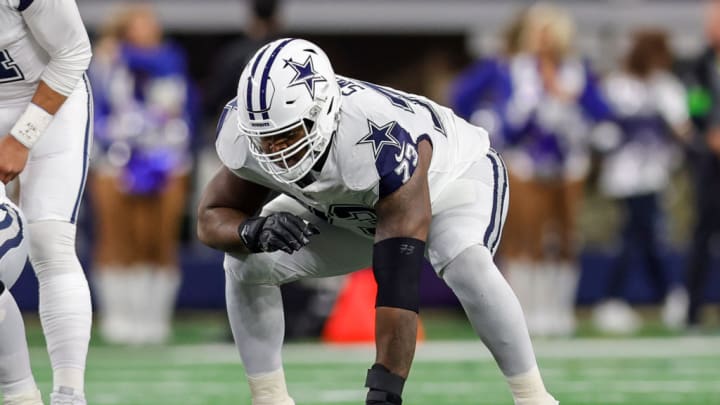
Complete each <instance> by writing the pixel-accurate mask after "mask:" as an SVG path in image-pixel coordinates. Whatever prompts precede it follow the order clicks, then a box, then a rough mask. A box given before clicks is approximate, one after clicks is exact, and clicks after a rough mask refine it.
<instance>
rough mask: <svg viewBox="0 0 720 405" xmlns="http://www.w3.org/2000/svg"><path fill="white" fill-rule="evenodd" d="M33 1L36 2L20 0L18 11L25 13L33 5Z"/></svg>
mask: <svg viewBox="0 0 720 405" xmlns="http://www.w3.org/2000/svg"><path fill="white" fill-rule="evenodd" d="M33 1H35V0H20V4H18V7H17V9H18V11H25V10H26V9H27V8H28V7H30V5H31V4H33Z"/></svg>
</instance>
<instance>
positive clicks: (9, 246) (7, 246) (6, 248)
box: [0, 205, 24, 257]
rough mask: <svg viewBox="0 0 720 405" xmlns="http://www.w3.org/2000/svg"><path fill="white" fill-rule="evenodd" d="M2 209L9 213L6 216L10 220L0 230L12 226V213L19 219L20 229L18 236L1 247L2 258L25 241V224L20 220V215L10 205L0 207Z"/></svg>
mask: <svg viewBox="0 0 720 405" xmlns="http://www.w3.org/2000/svg"><path fill="white" fill-rule="evenodd" d="M0 209H2V210H3V211H5V212H7V215H6V216H5V218H6V219H8V224H3V225H4V227H3V228H0V229H4V228H8V227H9V226H10V223H11V222H12V217H11V216H10V211H13V212H14V213H15V217H16V218H18V226H19V227H20V228H19V229H18V233H17V235H15V236H13V237H12V238H10V239H8V240H6V241H5V242H3V244H2V245H0V257H3V256H5V254H6V253H7V252H8V251H9V250H10V249H14V248H16V247H18V246H20V243H21V242H22V239H23V234H24V230H23V223H22V221H20V220H19V218H20V214H19V213H18V212H17V211H16V210H15V209H14V208H12V207H10V206H8V205H3V206H0Z"/></svg>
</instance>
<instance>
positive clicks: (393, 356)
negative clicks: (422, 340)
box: [375, 307, 418, 378]
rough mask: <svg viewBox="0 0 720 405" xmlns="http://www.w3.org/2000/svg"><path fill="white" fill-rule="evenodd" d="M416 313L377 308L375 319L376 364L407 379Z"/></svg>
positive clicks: (415, 332) (415, 337)
mask: <svg viewBox="0 0 720 405" xmlns="http://www.w3.org/2000/svg"><path fill="white" fill-rule="evenodd" d="M417 318H418V316H417V313H415V312H413V311H409V310H406V309H401V308H391V307H378V308H377V315H376V318H375V345H376V350H377V355H376V359H375V361H376V363H380V364H382V365H383V366H385V367H387V368H388V369H389V370H390V371H391V372H393V373H395V374H397V375H399V376H401V377H402V378H407V377H408V374H409V373H410V366H411V365H412V360H413V356H414V355H415V343H416V340H417Z"/></svg>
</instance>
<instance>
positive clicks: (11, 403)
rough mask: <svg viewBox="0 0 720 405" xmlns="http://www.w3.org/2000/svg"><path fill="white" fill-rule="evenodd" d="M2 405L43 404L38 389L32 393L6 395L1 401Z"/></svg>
mask: <svg viewBox="0 0 720 405" xmlns="http://www.w3.org/2000/svg"><path fill="white" fill-rule="evenodd" d="M3 404H4V405H43V401H42V395H40V391H38V390H35V392H32V393H26V394H20V395H6V396H5V399H4V401H3Z"/></svg>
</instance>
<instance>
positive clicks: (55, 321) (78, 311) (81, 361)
mask: <svg viewBox="0 0 720 405" xmlns="http://www.w3.org/2000/svg"><path fill="white" fill-rule="evenodd" d="M28 230H29V234H30V261H31V262H32V265H33V268H34V269H35V274H36V275H37V279H38V284H39V285H40V310H39V312H40V321H41V323H42V326H43V332H44V334H45V340H46V342H47V348H48V353H49V355H50V363H51V364H52V368H53V387H54V389H57V388H58V387H60V386H64V387H68V388H72V389H73V390H74V391H75V392H78V393H82V392H83V390H84V384H83V378H84V377H83V374H84V370H85V361H86V358H87V350H88V344H89V342H90V327H91V324H92V306H91V303H90V289H89V288H88V283H87V280H86V279H85V274H84V273H83V270H82V267H81V266H80V262H79V261H78V258H77V255H76V253H75V225H73V224H71V223H68V222H61V221H39V222H35V223H32V224H30V225H29V226H28Z"/></svg>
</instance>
